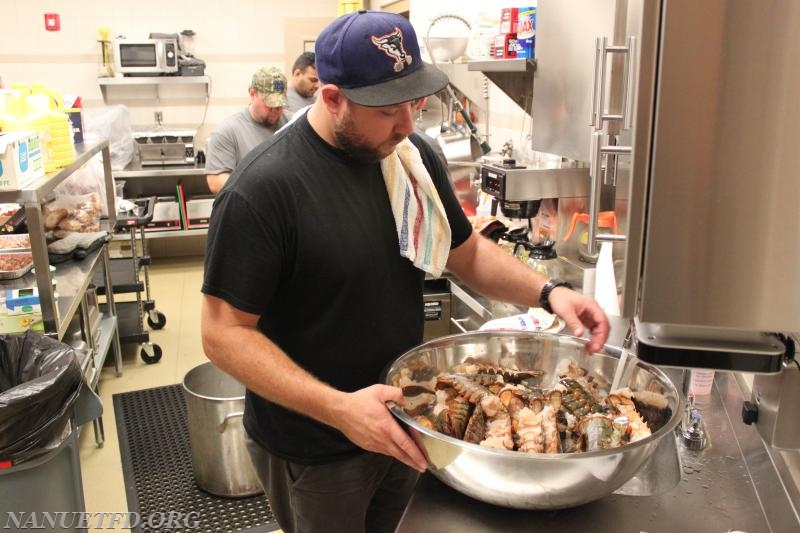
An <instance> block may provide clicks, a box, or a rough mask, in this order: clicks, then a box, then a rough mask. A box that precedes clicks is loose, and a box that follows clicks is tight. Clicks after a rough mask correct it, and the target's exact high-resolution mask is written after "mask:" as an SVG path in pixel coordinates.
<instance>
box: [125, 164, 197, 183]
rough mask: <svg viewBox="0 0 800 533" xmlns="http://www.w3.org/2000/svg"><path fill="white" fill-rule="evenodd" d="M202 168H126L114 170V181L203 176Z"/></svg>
mask: <svg viewBox="0 0 800 533" xmlns="http://www.w3.org/2000/svg"><path fill="white" fill-rule="evenodd" d="M205 175H206V170H205V168H204V167H197V166H175V167H142V166H137V167H130V168H129V167H126V170H115V171H114V179H124V180H129V179H139V178H144V179H147V178H168V177H175V178H180V177H184V176H205Z"/></svg>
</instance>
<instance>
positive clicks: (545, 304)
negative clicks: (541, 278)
mask: <svg viewBox="0 0 800 533" xmlns="http://www.w3.org/2000/svg"><path fill="white" fill-rule="evenodd" d="M556 287H566V288H568V289H572V284H571V283H570V282H568V281H564V280H563V279H558V278H551V279H549V280H547V283H545V284H544V286H543V287H542V292H541V294H540V295H539V307H541V308H542V309H544V310H545V311H547V312H548V313H552V312H553V308H552V307H551V306H550V293H551V292H553V289H555V288H556Z"/></svg>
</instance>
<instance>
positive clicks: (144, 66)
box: [119, 43, 158, 72]
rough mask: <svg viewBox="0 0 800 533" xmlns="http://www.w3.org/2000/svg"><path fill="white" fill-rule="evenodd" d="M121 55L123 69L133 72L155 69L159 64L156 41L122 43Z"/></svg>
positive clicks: (120, 46) (120, 47)
mask: <svg viewBox="0 0 800 533" xmlns="http://www.w3.org/2000/svg"><path fill="white" fill-rule="evenodd" d="M119 56H120V58H119V60H120V65H121V66H122V67H123V69H125V70H127V69H131V70H130V71H131V72H136V71H141V72H146V71H153V70H154V69H155V68H156V66H158V59H157V57H156V45H155V43H136V44H120V45H119ZM139 69H141V70H139Z"/></svg>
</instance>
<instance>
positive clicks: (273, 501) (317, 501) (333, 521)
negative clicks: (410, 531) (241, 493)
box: [245, 432, 418, 533]
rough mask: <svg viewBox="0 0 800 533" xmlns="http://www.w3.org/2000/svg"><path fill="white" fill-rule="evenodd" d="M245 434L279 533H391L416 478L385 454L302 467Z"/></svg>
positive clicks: (363, 455)
mask: <svg viewBox="0 0 800 533" xmlns="http://www.w3.org/2000/svg"><path fill="white" fill-rule="evenodd" d="M246 433H247V432H245V441H246V443H247V451H248V452H249V453H250V459H251V460H252V461H253V466H254V467H255V470H256V474H257V475H258V478H259V480H260V481H261V485H262V486H263V487H264V490H265V491H266V493H267V497H268V498H269V504H270V507H271V508H272V513H273V514H274V515H275V518H276V519H277V520H278V525H280V527H281V529H283V531H284V533H317V532H331V531H336V532H337V533H381V532H386V533H390V532H392V531H394V530H395V528H396V527H397V523H398V522H399V521H400V517H401V516H402V514H403V511H404V510H405V508H406V505H407V504H408V500H409V499H410V498H411V493H412V491H413V490H414V485H415V484H416V482H417V477H418V474H417V472H416V471H415V470H413V469H411V468H408V467H407V466H406V465H404V464H403V463H401V462H399V461H397V460H395V459H393V458H391V457H389V456H386V455H381V454H376V453H369V452H364V453H361V454H359V455H357V456H356V457H352V458H349V459H344V460H342V461H337V462H334V463H328V464H321V465H301V464H297V463H292V462H289V461H285V460H284V459H281V458H279V457H276V456H274V455H272V454H271V453H269V452H267V451H266V450H265V449H264V448H262V447H261V446H259V445H258V444H257V443H256V442H255V441H253V440H252V439H251V438H250V436H249V435H247V434H246Z"/></svg>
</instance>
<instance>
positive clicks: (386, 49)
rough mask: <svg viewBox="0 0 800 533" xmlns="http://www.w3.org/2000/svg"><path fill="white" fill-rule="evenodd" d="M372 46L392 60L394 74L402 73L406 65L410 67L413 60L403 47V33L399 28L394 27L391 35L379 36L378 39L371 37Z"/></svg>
mask: <svg viewBox="0 0 800 533" xmlns="http://www.w3.org/2000/svg"><path fill="white" fill-rule="evenodd" d="M372 44H374V45H375V47H376V48H378V50H381V51H383V53H385V54H386V55H387V56H389V57H390V58H392V59H393V60H394V67H393V68H394V71H395V72H400V71H402V70H403V69H404V68H406V65H410V64H411V62H412V61H413V59H414V58H412V57H411V56H410V55H409V54H408V52H406V49H405V48H404V47H403V32H402V31H400V28H398V27H397V26H395V28H394V31H393V32H392V33H388V34H386V35H381V36H380V37H375V36H374V35H373V36H372Z"/></svg>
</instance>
